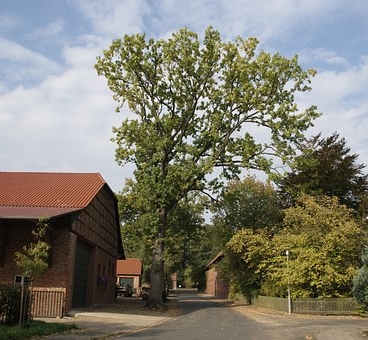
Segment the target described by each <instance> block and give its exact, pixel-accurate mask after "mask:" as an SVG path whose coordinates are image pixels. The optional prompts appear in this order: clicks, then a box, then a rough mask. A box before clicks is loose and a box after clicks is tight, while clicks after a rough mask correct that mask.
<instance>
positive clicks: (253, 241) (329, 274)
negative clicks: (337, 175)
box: [228, 194, 365, 298]
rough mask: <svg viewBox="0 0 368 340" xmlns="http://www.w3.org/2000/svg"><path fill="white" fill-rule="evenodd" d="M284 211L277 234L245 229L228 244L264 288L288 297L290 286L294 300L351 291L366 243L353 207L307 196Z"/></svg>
mask: <svg viewBox="0 0 368 340" xmlns="http://www.w3.org/2000/svg"><path fill="white" fill-rule="evenodd" d="M284 213H285V217H284V220H283V228H281V229H279V230H278V231H277V232H276V233H274V234H266V233H265V231H263V230H261V231H250V230H241V231H239V232H238V233H237V234H235V235H234V237H233V238H232V239H231V240H230V242H229V243H228V247H229V248H230V249H231V250H232V251H233V252H235V253H238V254H241V256H242V259H243V261H244V262H245V263H247V264H248V265H250V266H252V267H253V268H254V267H255V268H256V270H255V272H256V273H258V274H259V275H260V276H261V278H260V279H261V292H262V293H264V294H267V295H273V296H284V295H285V294H286V290H287V287H288V286H290V287H291V293H292V296H293V297H294V298H295V297H299V298H306V297H338V296H347V295H349V294H351V289H352V279H353V277H354V275H355V272H356V269H357V267H358V265H359V254H360V251H361V249H362V246H363V244H364V242H365V236H364V232H363V230H362V229H361V227H360V226H359V225H358V224H357V222H356V219H355V217H354V215H353V211H352V210H350V209H348V208H347V207H346V206H344V205H341V204H339V201H338V199H337V198H336V197H328V196H307V195H304V194H303V195H301V196H300V197H299V198H298V199H297V201H296V205H295V206H294V207H291V208H288V209H286V210H285V212H284ZM286 250H288V251H289V254H290V255H289V261H288V263H287V261H286Z"/></svg>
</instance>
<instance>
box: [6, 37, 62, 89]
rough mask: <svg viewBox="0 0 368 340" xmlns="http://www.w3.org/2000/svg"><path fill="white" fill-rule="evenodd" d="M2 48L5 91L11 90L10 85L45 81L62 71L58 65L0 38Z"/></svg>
mask: <svg viewBox="0 0 368 340" xmlns="http://www.w3.org/2000/svg"><path fill="white" fill-rule="evenodd" d="M0 46H1V49H0V61H1V64H0V74H3V77H2V78H3V83H2V87H3V89H4V88H9V84H10V85H12V84H13V83H20V84H22V83H23V84H27V83H29V82H31V81H34V80H40V79H43V78H44V77H45V76H47V75H49V74H56V73H58V72H60V71H61V69H62V67H61V66H60V65H59V64H58V63H56V62H54V61H52V60H50V59H48V58H46V57H45V56H43V55H42V54H39V53H36V52H33V51H31V50H29V49H27V48H25V47H23V46H22V45H19V44H17V43H15V42H13V41H11V40H8V39H4V38H1V37H0Z"/></svg>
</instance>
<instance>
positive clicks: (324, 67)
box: [0, 0, 368, 190]
mask: <svg viewBox="0 0 368 340" xmlns="http://www.w3.org/2000/svg"><path fill="white" fill-rule="evenodd" d="M50 1H51V2H52V0H50ZM65 3H67V4H68V5H65V4H64V5H65V6H66V7H65V6H64V5H63V6H64V7H65V8H64V7H62V8H64V9H65V12H63V13H61V12H60V11H57V12H55V13H53V15H50V18H46V19H45V20H43V21H42V22H44V23H46V24H45V25H46V26H45V27H44V28H43V29H42V30H40V29H39V28H37V29H36V28H35V27H36V26H37V25H36V22H35V24H34V26H31V27H27V31H26V30H25V29H24V26H22V25H19V23H22V22H23V23H25V22H27V21H26V20H23V19H24V18H21V17H6V16H0V28H4V31H2V35H1V36H0V46H1V49H0V61H1V63H0V75H1V77H0V79H1V80H0V136H1V143H2V148H1V151H0V164H2V169H1V170H23V171H29V170H34V171H99V172H101V174H102V175H103V176H104V177H105V179H106V180H107V182H108V183H109V184H110V185H111V186H112V188H113V189H114V190H120V189H121V188H122V187H123V183H124V177H125V176H129V175H130V174H131V167H124V168H120V167H118V166H117V164H116V163H115V161H114V149H115V145H114V144H113V143H111V142H110V138H111V137H112V132H111V126H113V125H119V124H120V122H121V120H122V119H123V117H122V116H121V115H118V114H116V113H115V106H116V104H115V103H114V102H113V100H112V96H111V93H110V91H109V89H108V88H107V85H106V79H104V78H102V77H98V76H97V73H96V71H95V70H94V68H93V66H94V63H95V62H96V56H98V55H101V54H102V50H103V49H105V48H108V47H109V44H110V43H111V40H112V39H114V38H117V37H122V36H123V35H124V34H132V33H138V32H147V34H148V35H149V36H153V37H155V38H159V37H167V36H168V35H169V34H171V32H173V31H177V30H178V29H180V28H182V27H183V26H187V27H188V28H189V29H192V30H195V31H197V32H198V33H199V34H202V33H203V32H204V30H205V28H207V27H208V26H209V25H213V26H214V28H215V29H218V30H219V31H220V33H221V34H222V37H223V38H224V39H225V40H227V39H234V37H235V36H238V35H241V36H243V37H245V38H246V37H249V36H256V37H257V38H259V39H260V41H261V44H262V47H263V48H265V49H266V50H268V51H269V50H271V51H279V52H280V53H281V54H285V53H284V52H285V51H286V52H287V53H290V54H294V53H297V54H299V55H300V57H301V58H300V60H301V61H302V63H303V65H307V66H306V67H307V68H315V69H317V70H318V72H319V73H318V75H317V76H316V77H315V78H314V79H313V83H312V88H313V90H312V92H311V93H309V94H306V95H302V96H298V98H297V100H298V102H299V103H300V107H301V108H303V107H307V106H309V105H311V104H316V105H317V106H318V108H319V110H320V111H322V112H323V113H324V114H323V116H322V117H321V118H319V119H318V120H317V121H316V122H315V125H316V126H315V128H314V129H313V130H312V131H311V133H318V132H322V134H323V136H327V135H329V134H330V133H332V132H334V131H338V132H339V133H340V136H341V137H345V138H346V139H347V142H348V145H349V146H351V147H352V150H353V151H354V152H356V153H359V154H360V155H361V157H362V162H364V163H366V164H368V155H366V150H365V149H366V147H367V143H368V141H367V140H366V137H365V135H366V131H367V129H368V93H367V91H366V89H367V87H368V86H367V85H368V57H367V56H366V57H364V55H368V51H367V50H365V51H366V52H362V50H364V48H365V47H364V46H366V45H364V44H360V45H359V49H355V50H353V51H344V53H342V52H341V51H340V49H342V48H343V47H344V46H343V44H341V43H339V41H337V42H336V43H335V45H334V42H333V41H328V43H329V45H328V46H327V45H326V41H323V40H321V41H320V40H319V38H320V36H319V33H324V32H325V31H326V30H328V29H331V27H333V28H334V29H335V28H336V27H339V24H340V23H343V24H346V23H347V22H350V23H351V24H352V25H353V24H354V23H355V21H354V18H362V17H364V15H365V14H368V5H367V2H366V0H356V1H355V3H354V6H351V3H350V1H348V0H325V1H320V0H299V1H291V0H278V1H274V0H262V1H258V2H255V1H252V0H231V1H229V0H212V1H211V0H203V1H198V0H187V1H179V0H156V1H150V0H78V1H69V2H65ZM54 4H55V3H54ZM68 6H70V7H68ZM50 7H52V4H51V5H50ZM56 8H57V7H56ZM69 12H72V15H73V20H71V18H69V17H68V14H69ZM15 13H16V11H15ZM352 13H354V15H355V16H353V17H352V18H353V19H352V20H350V21H349V18H350V17H349V16H348V15H351V14H352ZM40 15H41V13H40ZM345 16H346V18H345ZM75 18H78V20H79V21H78V33H77V34H78V35H76V33H75V32H74V31H73V28H74V27H73V26H69V25H72V24H73V23H75V22H76V21H75ZM47 23H49V24H48V26H47ZM37 24H38V23H37ZM351 27H353V28H354V27H355V26H354V25H353V26H351ZM353 28H351V29H353ZM12 29H14V30H15V32H16V34H18V33H19V32H20V30H23V31H22V32H23V38H24V37H26V38H29V37H30V34H32V36H31V37H32V38H35V37H36V36H37V37H38V39H37V51H45V54H42V53H41V52H36V51H35V49H33V47H32V45H28V48H27V47H25V45H22V41H23V43H28V41H27V42H26V41H25V40H24V39H23V40H22V39H18V36H17V37H16V38H14V37H13V38H12V37H11V36H9V35H6V32H11V30H12ZM341 29H343V32H344V33H346V32H349V31H348V30H347V27H345V26H341ZM73 33H74V35H73ZM82 34H83V35H82ZM333 34H335V35H337V36H339V32H335V31H333ZM346 34H347V33H346ZM350 36H352V37H353V38H354V39H355V40H356V41H364V39H366V34H364V32H360V31H358V32H356V33H355V32H354V34H352V35H347V37H346V38H349V37H350ZM52 37H56V38H55V39H57V40H56V41H53V39H50V38H52ZM337 40H338V39H337ZM34 41H36V40H34ZM336 44H337V45H336ZM56 46H57V49H56V50H55V47H56ZM60 46H61V48H60ZM354 46H357V45H354ZM283 48H284V50H283ZM361 48H362V50H361ZM55 51H56V52H55ZM350 52H351V53H350ZM46 53H47V55H49V57H46V56H45V55H46ZM352 53H355V54H356V55H359V56H361V59H359V62H356V60H353V59H351V58H350V55H351V54H352ZM51 58H54V59H55V60H58V62H55V61H54V60H52V59H51ZM356 59H357V58H356Z"/></svg>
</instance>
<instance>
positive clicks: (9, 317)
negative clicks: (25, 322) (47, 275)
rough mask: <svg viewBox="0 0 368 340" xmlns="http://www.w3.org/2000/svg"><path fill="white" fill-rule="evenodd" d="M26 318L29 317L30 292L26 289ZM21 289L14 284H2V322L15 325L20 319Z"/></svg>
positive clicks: (0, 288) (0, 287)
mask: <svg viewBox="0 0 368 340" xmlns="http://www.w3.org/2000/svg"><path fill="white" fill-rule="evenodd" d="M25 293H26V294H25V295H24V303H25V304H24V311H25V315H23V316H24V319H28V305H29V294H28V290H25ZM20 306H21V290H20V287H14V286H13V285H5V284H0V324H5V325H14V324H16V323H17V322H19V320H20Z"/></svg>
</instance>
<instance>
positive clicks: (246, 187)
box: [212, 176, 282, 250]
mask: <svg viewBox="0 0 368 340" xmlns="http://www.w3.org/2000/svg"><path fill="white" fill-rule="evenodd" d="M213 213H214V215H213V219H212V221H213V224H214V226H215V228H214V232H215V233H216V234H217V239H218V240H217V242H218V243H219V244H220V247H221V250H222V249H224V247H225V245H226V243H227V242H228V241H229V240H230V238H231V237H232V236H233V235H234V233H235V232H236V231H238V230H240V229H242V228H247V229H252V230H256V229H260V228H270V227H272V226H274V225H276V224H278V223H279V222H280V221H281V218H282V216H281V212H280V204H279V199H278V196H277V193H276V191H275V190H274V188H273V187H272V185H271V184H270V183H264V182H262V181H259V180H257V179H256V178H255V177H251V176H248V177H246V178H245V179H243V180H242V181H240V180H238V181H231V182H229V183H228V184H227V186H226V187H225V188H224V189H223V191H222V193H221V196H220V199H219V200H218V201H217V202H216V204H215V205H214V206H213Z"/></svg>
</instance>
